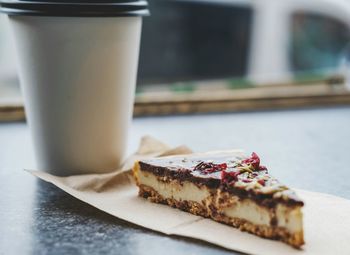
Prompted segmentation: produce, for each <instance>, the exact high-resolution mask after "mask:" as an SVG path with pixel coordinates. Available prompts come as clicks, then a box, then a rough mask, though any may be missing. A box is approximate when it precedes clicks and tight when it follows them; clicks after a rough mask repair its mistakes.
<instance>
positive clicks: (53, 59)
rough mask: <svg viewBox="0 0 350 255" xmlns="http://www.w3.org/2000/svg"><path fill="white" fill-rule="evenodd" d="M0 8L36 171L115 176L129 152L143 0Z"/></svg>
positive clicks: (21, 4) (144, 9)
mask: <svg viewBox="0 0 350 255" xmlns="http://www.w3.org/2000/svg"><path fill="white" fill-rule="evenodd" d="M86 2H88V3H79V2H77V1H74V0H73V1H71V2H70V3H69V1H68V0H67V1H64V2H62V3H61V2H59V1H51V2H48V1H47V2H43V1H41V2H38V1H0V4H1V11H2V12H5V13H7V14H8V16H9V20H10V24H11V27H12V31H13V34H14V37H15V44H16V45H15V46H16V51H17V62H18V68H19V70H18V71H19V77H20V82H21V87H22V91H23V95H24V102H25V110H26V116H27V121H28V124H29V127H30V130H31V133H32V137H33V142H34V148H35V155H36V158H37V167H38V169H39V170H44V171H48V172H50V173H53V174H56V175H61V176H64V175H72V174H83V173H102V172H109V171H113V170H115V169H117V167H118V166H119V165H120V164H121V163H122V161H123V159H124V156H125V152H126V146H127V137H128V130H129V124H130V121H131V116H132V110H133V102H134V92H135V83H136V74H137V66H138V55H139V44H140V34H141V24H142V16H144V15H147V14H148V10H147V2H145V1H136V0H135V1H131V0H124V1H98V2H97V1H96V2H93V1H91V0H90V1H86Z"/></svg>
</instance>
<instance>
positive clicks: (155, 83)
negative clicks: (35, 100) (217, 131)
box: [0, 0, 350, 120]
mask: <svg viewBox="0 0 350 255" xmlns="http://www.w3.org/2000/svg"><path fill="white" fill-rule="evenodd" d="M149 5H150V10H151V16H150V17H147V18H145V19H144V26H143V35H142V44H141V52H140V64H139V75H138V82H137V97H136V104H135V115H158V114H176V113H180V114H181V113H193V112H221V111H240V110H259V109H275V108H295V107H310V106H332V105H344V104H350V96H349V92H348V86H347V78H348V76H349V75H348V74H349V73H350V71H349V70H350V68H349V58H350V44H349V43H350V1H348V0H308V1H303V0H283V1H278V0H258V1H254V0H149ZM12 46H13V45H12V43H11V37H10V35H9V31H8V27H7V22H6V18H5V16H0V107H2V108H1V109H2V110H3V111H2V112H3V113H2V114H1V113H0V117H1V116H3V117H2V119H5V120H6V118H8V119H13V118H14V119H16V118H23V117H24V115H23V114H24V113H23V110H22V108H23V107H22V102H21V98H20V94H19V85H18V79H17V75H16V68H15V61H14V59H15V57H14V54H15V53H14V49H13V47H12ZM159 105H161V106H162V107H159ZM11 107H12V108H11ZM9 114H10V115H9ZM11 114H12V115H11ZM6 116H7V117H6ZM0 119H1V118H0Z"/></svg>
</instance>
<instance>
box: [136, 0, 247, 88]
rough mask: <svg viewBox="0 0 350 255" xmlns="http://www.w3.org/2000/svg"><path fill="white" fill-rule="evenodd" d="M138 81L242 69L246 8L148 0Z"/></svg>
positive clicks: (230, 73)
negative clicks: (149, 12) (149, 14)
mask: <svg viewBox="0 0 350 255" xmlns="http://www.w3.org/2000/svg"><path fill="white" fill-rule="evenodd" d="M149 4H150V10H151V16H150V17H146V18H145V19H144V23H143V32H142V44H141V52H140V64H139V76H138V84H141V85H142V84H150V83H163V82H174V81H186V80H194V79H215V78H225V77H232V76H241V75H244V74H245V73H246V70H247V60H248V49H249V40H250V38H249V37H250V30H251V18H252V11H251V10H250V9H248V8H244V7H236V6H229V5H223V4H218V3H215V1H213V2H209V3H208V2H205V3H204V2H199V1H194V2H191V1H186V2H182V1H170V0H149Z"/></svg>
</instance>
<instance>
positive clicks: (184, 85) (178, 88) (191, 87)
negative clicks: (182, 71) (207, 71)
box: [170, 82, 196, 93]
mask: <svg viewBox="0 0 350 255" xmlns="http://www.w3.org/2000/svg"><path fill="white" fill-rule="evenodd" d="M170 90H171V91H173V92H177V93H189V92H193V91H195V90H196V86H195V83H194V82H176V83H173V84H171V85H170Z"/></svg>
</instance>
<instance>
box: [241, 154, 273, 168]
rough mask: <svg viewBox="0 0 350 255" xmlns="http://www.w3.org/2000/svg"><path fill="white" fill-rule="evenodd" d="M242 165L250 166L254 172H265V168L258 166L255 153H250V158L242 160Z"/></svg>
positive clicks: (257, 157)
mask: <svg viewBox="0 0 350 255" xmlns="http://www.w3.org/2000/svg"><path fill="white" fill-rule="evenodd" d="M242 164H246V165H248V166H251V168H252V170H255V171H261V170H267V168H266V167H265V166H260V158H259V156H258V154H256V153H255V152H253V153H252V155H251V156H250V158H247V159H244V160H242Z"/></svg>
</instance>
